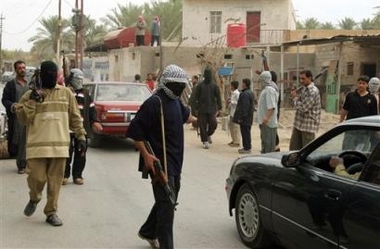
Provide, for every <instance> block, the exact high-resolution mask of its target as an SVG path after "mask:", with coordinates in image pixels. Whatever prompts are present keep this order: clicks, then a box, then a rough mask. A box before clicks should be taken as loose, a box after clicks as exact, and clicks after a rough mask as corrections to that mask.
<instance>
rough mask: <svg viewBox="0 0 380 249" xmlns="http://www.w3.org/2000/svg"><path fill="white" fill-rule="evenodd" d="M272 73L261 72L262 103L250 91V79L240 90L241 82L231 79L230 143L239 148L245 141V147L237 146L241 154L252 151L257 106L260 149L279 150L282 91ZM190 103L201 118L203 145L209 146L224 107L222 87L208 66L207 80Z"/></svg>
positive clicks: (265, 151) (229, 109)
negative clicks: (220, 88)
mask: <svg viewBox="0 0 380 249" xmlns="http://www.w3.org/2000/svg"><path fill="white" fill-rule="evenodd" d="M272 73H274V72H272ZM272 73H271V72H269V71H264V72H262V73H261V74H260V77H259V80H260V83H261V86H262V91H261V94H260V98H259V102H258V101H257V98H256V97H255V94H254V93H253V91H252V90H251V80H250V79H248V78H244V79H243V80H242V84H241V90H239V82H238V81H232V82H231V98H229V99H228V101H227V105H228V106H227V109H228V111H229V121H228V127H229V130H230V133H231V138H232V141H231V142H230V143H229V144H228V145H229V146H231V147H239V146H241V145H240V141H242V148H240V149H238V152H239V153H240V154H249V153H251V149H252V141H251V127H252V124H253V113H254V111H255V109H256V106H258V121H259V124H260V131H261V137H262V150H261V152H262V153H268V152H272V151H275V149H276V148H275V147H276V144H277V143H276V135H277V123H278V120H277V119H278V115H277V113H278V101H279V90H278V87H277V85H276V83H274V82H273V81H272ZM193 79H194V77H193ZM189 104H190V106H191V107H192V112H193V114H194V115H196V116H197V117H198V124H197V126H198V127H199V131H200V137H201V142H202V145H203V148H205V149H209V146H210V143H212V139H211V136H212V135H213V134H214V132H215V130H216V128H217V116H218V115H219V114H220V112H221V110H222V104H221V97H220V91H219V87H218V86H217V85H216V83H215V82H214V81H213V77H212V73H211V70H210V69H209V68H206V69H205V70H204V80H203V81H202V82H201V83H198V84H197V85H195V86H194V87H193V92H192V94H191V96H190V99H189Z"/></svg>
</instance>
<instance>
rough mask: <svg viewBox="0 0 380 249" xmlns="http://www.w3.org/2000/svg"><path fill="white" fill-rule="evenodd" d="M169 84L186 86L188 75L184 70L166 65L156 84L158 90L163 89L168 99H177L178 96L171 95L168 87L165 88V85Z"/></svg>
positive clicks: (172, 65)
mask: <svg viewBox="0 0 380 249" xmlns="http://www.w3.org/2000/svg"><path fill="white" fill-rule="evenodd" d="M170 82H179V83H185V84H188V82H189V80H188V75H187V73H186V72H185V70H183V69H182V68H180V67H179V66H177V65H174V64H171V65H168V66H167V67H166V68H165V69H164V71H163V72H162V75H161V79H160V82H159V84H158V89H163V90H164V91H165V93H166V95H167V96H168V97H169V98H171V99H178V96H176V95H175V94H173V92H172V91H171V90H170V89H169V88H168V87H166V84H168V83H170Z"/></svg>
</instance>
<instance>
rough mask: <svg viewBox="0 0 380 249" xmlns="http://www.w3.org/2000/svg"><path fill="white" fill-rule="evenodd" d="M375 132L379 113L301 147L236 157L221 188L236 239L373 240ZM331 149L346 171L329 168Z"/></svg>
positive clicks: (317, 245)
mask: <svg viewBox="0 0 380 249" xmlns="http://www.w3.org/2000/svg"><path fill="white" fill-rule="evenodd" d="M379 140H380V116H370V117H363V118H358V119H351V120H348V121H346V122H344V123H341V124H338V125H336V126H335V127H333V128H332V129H331V130H329V131H327V132H326V133H325V134H323V135H321V136H320V137H318V138H316V139H315V140H314V141H312V142H311V143H309V144H308V145H306V146H305V147H304V148H303V149H301V150H300V151H291V152H277V153H268V154H262V155H256V156H246V157H240V158H238V159H237V160H236V161H235V162H234V163H233V165H232V168H231V171H230V174H229V177H228V179H227V180H226V192H227V196H228V209H229V211H230V215H231V216H232V215H233V210H235V212H234V214H235V222H236V226H237V231H238V233H239V236H240V238H241V240H242V242H243V243H244V244H245V245H247V246H249V247H250V248H262V247H265V246H267V245H270V244H280V245H283V246H285V247H286V248H308V249H323V248H348V249H363V248H366V249H375V248H377V249H378V248H380V246H379V241H378V237H379V235H380V143H379ZM332 156H339V157H341V158H343V161H344V165H345V167H346V171H343V172H342V173H340V174H338V173H334V172H333V170H332V167H331V166H330V165H329V161H330V158H331V157H332ZM344 172H347V173H348V175H347V176H343V173H344ZM355 174H356V175H355Z"/></svg>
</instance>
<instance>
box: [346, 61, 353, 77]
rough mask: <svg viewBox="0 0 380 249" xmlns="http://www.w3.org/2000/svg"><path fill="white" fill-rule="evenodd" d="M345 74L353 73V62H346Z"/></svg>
mask: <svg viewBox="0 0 380 249" xmlns="http://www.w3.org/2000/svg"><path fill="white" fill-rule="evenodd" d="M347 75H354V63H353V62H348V63H347Z"/></svg>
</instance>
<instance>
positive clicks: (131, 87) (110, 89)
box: [95, 84, 151, 101]
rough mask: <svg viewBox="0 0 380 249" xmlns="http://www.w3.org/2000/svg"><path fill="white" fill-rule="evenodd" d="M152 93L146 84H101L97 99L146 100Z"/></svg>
mask: <svg viewBox="0 0 380 249" xmlns="http://www.w3.org/2000/svg"><path fill="white" fill-rule="evenodd" d="M150 95H151V93H150V91H149V89H148V88H147V87H146V86H144V85H137V84H125V85H124V84H99V85H98V88H97V91H96V96H95V101H144V100H146V99H147V98H148V97H149V96H150Z"/></svg>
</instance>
